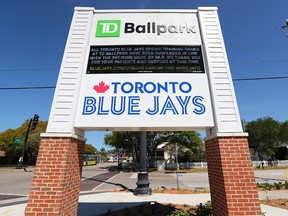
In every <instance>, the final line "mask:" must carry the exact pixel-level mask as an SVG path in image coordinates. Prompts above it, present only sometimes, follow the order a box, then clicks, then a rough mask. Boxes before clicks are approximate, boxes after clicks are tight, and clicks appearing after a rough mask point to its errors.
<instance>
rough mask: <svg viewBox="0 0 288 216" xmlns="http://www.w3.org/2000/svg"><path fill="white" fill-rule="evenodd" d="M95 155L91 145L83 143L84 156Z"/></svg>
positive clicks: (95, 150) (94, 149) (95, 151)
mask: <svg viewBox="0 0 288 216" xmlns="http://www.w3.org/2000/svg"><path fill="white" fill-rule="evenodd" d="M95 153H96V154H97V149H96V148H95V147H94V146H93V145H91V144H87V143H85V150H84V154H89V155H90V154H95Z"/></svg>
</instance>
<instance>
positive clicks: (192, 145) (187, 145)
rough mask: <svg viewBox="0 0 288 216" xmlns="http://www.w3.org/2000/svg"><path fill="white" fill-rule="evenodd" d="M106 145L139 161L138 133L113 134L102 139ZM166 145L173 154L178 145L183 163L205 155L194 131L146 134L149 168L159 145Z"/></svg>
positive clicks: (197, 134) (198, 135)
mask: <svg viewBox="0 0 288 216" xmlns="http://www.w3.org/2000/svg"><path fill="white" fill-rule="evenodd" d="M104 142H105V144H107V145H110V146H113V147H115V148H117V149H120V148H122V149H123V150H124V152H125V153H126V154H130V155H132V157H133V159H134V161H139V149H140V146H139V145H140V133H139V132H115V131H113V132H112V133H111V134H108V135H106V136H105V138H104ZM163 143H166V147H165V150H166V151H168V152H170V154H171V155H172V154H175V144H176V143H177V144H178V147H179V155H182V157H183V161H184V162H187V161H188V162H193V161H203V160H205V154H204V149H203V144H202V140H201V137H200V134H199V133H197V132H194V131H189V132H187V131H185V132H180V131H169V132H159V131H157V132H155V131H150V132H147V152H148V158H149V163H150V166H152V164H153V161H154V159H155V152H156V149H157V147H158V146H159V145H160V144H163Z"/></svg>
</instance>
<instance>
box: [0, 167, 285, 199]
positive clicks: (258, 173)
mask: <svg viewBox="0 0 288 216" xmlns="http://www.w3.org/2000/svg"><path fill="white" fill-rule="evenodd" d="M116 166H117V164H115V163H103V164H98V165H96V166H87V167H83V172H82V178H81V187H80V190H81V193H85V191H86V192H87V191H114V190H128V189H135V188H136V182H137V173H135V172H119V171H118V170H117V169H116ZM33 170H34V168H28V169H27V172H24V170H19V169H8V170H4V171H1V178H0V200H1V197H2V199H5V197H4V195H5V196H7V195H15V196H28V195H29V190H30V187H31V182H32V178H33ZM195 170H196V169H195ZM285 175H286V169H269V170H268V169H264V170H255V177H256V178H255V180H256V182H270V183H271V182H279V181H283V180H284V178H285ZM177 179H178V183H177ZM149 181H150V187H151V188H152V189H161V188H162V189H163V188H177V185H178V187H179V188H181V189H196V190H199V191H205V190H208V189H209V182H208V173H207V172H197V170H196V171H195V172H194V170H193V172H190V173H182V172H179V173H178V178H177V173H173V172H168V173H163V172H151V173H149Z"/></svg>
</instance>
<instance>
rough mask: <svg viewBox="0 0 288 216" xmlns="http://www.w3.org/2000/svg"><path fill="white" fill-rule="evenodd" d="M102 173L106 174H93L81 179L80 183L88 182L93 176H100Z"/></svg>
mask: <svg viewBox="0 0 288 216" xmlns="http://www.w3.org/2000/svg"><path fill="white" fill-rule="evenodd" d="M103 173H107V172H101V173H97V174H93V175H91V176H88V177H81V181H85V180H88V179H90V178H92V177H94V176H97V175H100V174H103Z"/></svg>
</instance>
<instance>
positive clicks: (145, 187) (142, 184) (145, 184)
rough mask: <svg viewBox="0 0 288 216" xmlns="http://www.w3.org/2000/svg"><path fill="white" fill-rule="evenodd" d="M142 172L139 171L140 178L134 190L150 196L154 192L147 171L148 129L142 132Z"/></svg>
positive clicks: (137, 194)
mask: <svg viewBox="0 0 288 216" xmlns="http://www.w3.org/2000/svg"><path fill="white" fill-rule="evenodd" d="M140 140H141V141H140V172H138V180H137V182H136V184H137V188H136V189H135V190H134V195H136V196H141V195H142V196H148V195H151V194H152V190H151V188H150V187H149V185H150V182H149V180H148V172H147V161H146V156H147V137H146V131H141V132H140Z"/></svg>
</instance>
